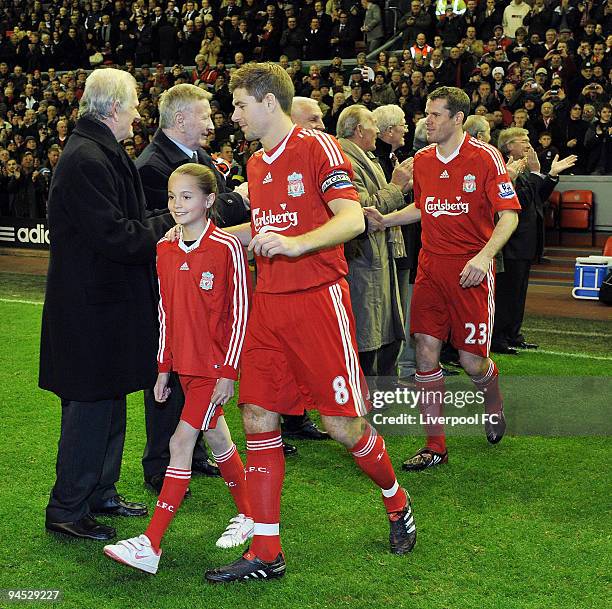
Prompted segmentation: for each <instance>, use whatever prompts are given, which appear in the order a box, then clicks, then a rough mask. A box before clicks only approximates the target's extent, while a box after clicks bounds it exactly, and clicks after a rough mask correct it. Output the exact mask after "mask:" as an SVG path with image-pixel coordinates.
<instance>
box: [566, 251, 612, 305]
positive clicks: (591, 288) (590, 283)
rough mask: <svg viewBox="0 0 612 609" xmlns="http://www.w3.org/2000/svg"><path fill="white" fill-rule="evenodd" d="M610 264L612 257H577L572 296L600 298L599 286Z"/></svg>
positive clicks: (586, 298)
mask: <svg viewBox="0 0 612 609" xmlns="http://www.w3.org/2000/svg"><path fill="white" fill-rule="evenodd" d="M609 264H610V265H612V258H610V257H607V256H589V257H588V258H576V268H575V270H574V289H573V290H572V296H573V297H574V298H581V299H584V300H599V288H600V287H601V284H602V283H603V280H604V278H605V276H606V274H607V273H608V265H609Z"/></svg>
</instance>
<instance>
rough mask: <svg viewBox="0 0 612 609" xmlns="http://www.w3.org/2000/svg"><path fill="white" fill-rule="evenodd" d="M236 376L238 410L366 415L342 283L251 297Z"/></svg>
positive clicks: (352, 325) (365, 392)
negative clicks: (240, 407) (238, 375)
mask: <svg viewBox="0 0 612 609" xmlns="http://www.w3.org/2000/svg"><path fill="white" fill-rule="evenodd" d="M241 370H242V376H241V380H240V403H241V404H255V405H256V406H260V407H261V408H265V409H266V410H270V411H272V412H279V413H281V414H294V415H297V414H302V412H303V411H304V408H306V409H307V410H311V409H315V410H318V411H319V412H320V413H321V414H322V415H328V416H344V417H358V416H363V415H365V414H366V413H367V412H368V411H369V409H370V407H371V405H370V403H369V394H368V388H367V384H366V382H365V378H364V376H363V373H362V371H361V368H360V367H359V358H358V355H357V341H356V340H355V320H354V318H353V311H352V308H351V301H350V296H349V288H348V284H347V283H346V281H345V280H344V279H342V280H341V281H339V282H338V283H335V284H333V285H330V286H327V287H324V288H319V289H316V290H309V291H305V292H298V293H291V294H259V293H257V291H256V292H255V296H254V299H253V307H252V310H251V315H250V317H249V321H248V325H247V331H246V337H245V341H244V348H243V351H242V360H241Z"/></svg>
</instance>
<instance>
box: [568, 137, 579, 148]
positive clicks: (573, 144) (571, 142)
mask: <svg viewBox="0 0 612 609" xmlns="http://www.w3.org/2000/svg"><path fill="white" fill-rule="evenodd" d="M577 145H578V140H577V139H576V138H574V139H573V140H570V141H569V142H568V143H567V144H566V146H567V147H568V148H574V146H577Z"/></svg>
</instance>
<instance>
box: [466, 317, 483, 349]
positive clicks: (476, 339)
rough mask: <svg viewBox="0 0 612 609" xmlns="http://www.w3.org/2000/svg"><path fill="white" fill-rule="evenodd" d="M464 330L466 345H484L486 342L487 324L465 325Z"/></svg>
mask: <svg viewBox="0 0 612 609" xmlns="http://www.w3.org/2000/svg"><path fill="white" fill-rule="evenodd" d="M465 329H466V331H467V336H466V338H465V344H466V345H476V344H479V345H484V344H485V343H486V342H487V324H478V328H477V327H476V324H472V323H469V322H468V323H466V324H465Z"/></svg>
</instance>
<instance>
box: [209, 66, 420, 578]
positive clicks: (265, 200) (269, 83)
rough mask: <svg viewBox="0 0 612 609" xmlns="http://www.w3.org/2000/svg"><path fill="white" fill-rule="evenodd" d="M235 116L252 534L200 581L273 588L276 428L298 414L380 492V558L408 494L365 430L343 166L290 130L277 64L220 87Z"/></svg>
mask: <svg viewBox="0 0 612 609" xmlns="http://www.w3.org/2000/svg"><path fill="white" fill-rule="evenodd" d="M230 89H231V91H232V93H233V103H234V114H233V116H232V120H233V121H234V122H236V123H238V124H239V125H240V127H241V129H242V131H243V133H244V135H245V137H246V139H247V140H255V139H258V140H260V141H261V143H262V145H263V150H261V151H258V152H257V153H255V154H254V155H253V156H252V157H251V158H250V159H249V162H248V166H247V170H248V177H249V196H250V200H251V225H250V226H249V225H243V226H242V227H234V228H232V229H231V230H232V232H233V234H235V235H239V236H240V239H241V241H242V242H243V243H244V244H245V245H246V244H249V249H251V250H252V251H253V252H254V254H255V257H256V261H257V271H258V277H257V286H256V289H255V297H254V299H253V309H252V312H251V316H250V318H249V323H248V327H247V336H246V338H245V344H244V353H243V358H242V376H241V383H240V400H239V401H240V404H241V407H242V417H243V423H244V428H245V432H246V439H247V463H246V475H247V482H248V489H249V497H250V500H251V508H252V514H253V520H254V522H255V532H254V536H253V540H252V543H251V547H250V549H249V550H248V551H247V552H246V553H245V554H244V555H243V556H242V557H241V558H239V559H238V560H236V561H235V562H233V563H231V564H228V565H224V566H222V567H218V568H216V569H212V570H210V571H208V572H207V573H206V579H207V580H208V581H210V582H230V581H237V580H246V579H272V578H275V577H281V576H282V575H284V573H285V560H284V556H283V553H282V551H281V545H280V537H279V522H280V496H281V489H282V485H283V478H284V473H285V462H284V457H283V451H282V448H281V435H280V429H279V421H280V415H281V414H299V413H301V412H302V410H303V408H304V406H306V408H308V409H316V410H318V411H319V413H320V414H321V419H322V421H323V425H324V426H325V428H326V429H327V431H328V433H329V434H330V436H331V437H332V438H333V439H335V440H337V441H338V442H340V443H341V444H343V445H344V446H345V447H346V448H347V449H348V451H349V452H350V453H351V455H352V457H353V459H354V460H355V462H356V464H357V466H358V467H359V468H360V469H361V470H362V471H363V472H364V473H365V474H366V475H367V476H369V477H370V478H371V479H372V480H373V481H374V483H375V484H376V485H378V487H379V488H380V489H381V491H382V499H383V502H384V505H385V509H386V512H387V514H388V516H389V521H390V525H391V533H390V542H391V550H392V551H393V552H395V553H397V554H404V553H406V552H409V551H410V550H412V547H413V546H414V543H415V541H416V529H415V525H414V518H413V516H412V511H411V507H410V500H409V497H408V495H407V493H406V492H405V491H404V489H403V488H401V487H400V486H399V484H398V482H397V479H396V477H395V473H394V471H393V467H392V465H391V461H390V459H389V456H388V454H387V451H386V449H385V444H384V441H383V439H382V437H381V436H380V435H378V434H377V433H376V431H375V430H374V429H373V428H372V427H370V425H369V424H368V423H367V422H366V421H365V419H364V418H363V415H365V414H366V413H367V412H368V410H369V408H370V404H369V402H368V396H367V385H366V384H365V380H364V377H363V374H362V372H361V369H360V368H359V362H358V357H357V346H356V341H355V328H354V319H353V314H352V310H351V303H350V299H349V290H348V285H347V283H346V280H345V279H344V277H345V275H346V274H347V263H346V260H345V258H344V253H343V248H342V244H343V243H344V242H345V241H347V240H349V239H352V238H353V237H355V236H356V235H358V234H360V233H361V232H363V230H364V218H363V212H362V208H361V206H360V204H359V197H358V194H357V191H356V190H355V188H354V187H353V184H352V183H351V177H352V168H351V165H350V162H349V161H348V160H347V159H346V157H345V156H344V154H343V152H342V150H341V149H340V147H339V146H338V143H337V142H336V140H335V139H334V138H333V137H331V136H329V135H327V134H325V133H322V132H320V131H317V130H308V129H301V128H299V127H296V126H295V125H294V124H293V123H292V122H291V118H290V110H291V101H292V98H293V95H294V88H293V83H292V82H291V79H290V77H289V76H288V75H287V73H286V72H285V70H283V69H282V68H281V67H280V66H278V65H275V64H271V63H267V64H249V65H247V66H244V67H242V68H240V69H239V70H237V71H236V72H235V73H234V74H233V75H232V79H231V82H230Z"/></svg>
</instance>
